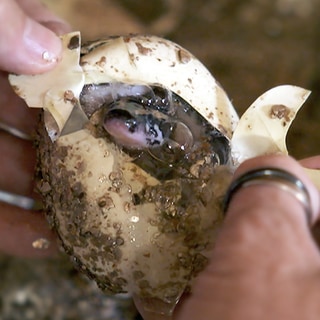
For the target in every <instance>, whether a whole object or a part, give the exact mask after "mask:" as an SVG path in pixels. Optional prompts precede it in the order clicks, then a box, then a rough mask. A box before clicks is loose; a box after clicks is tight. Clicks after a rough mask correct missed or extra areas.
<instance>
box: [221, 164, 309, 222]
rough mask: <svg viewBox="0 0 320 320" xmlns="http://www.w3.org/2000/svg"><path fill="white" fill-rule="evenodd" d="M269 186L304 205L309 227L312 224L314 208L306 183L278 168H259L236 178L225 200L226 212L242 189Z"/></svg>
mask: <svg viewBox="0 0 320 320" xmlns="http://www.w3.org/2000/svg"><path fill="white" fill-rule="evenodd" d="M256 185H269V186H273V187H276V188H278V189H280V190H282V191H285V192H288V193H290V194H291V195H292V196H293V197H294V198H295V199H297V200H298V201H299V203H300V204H301V205H302V207H303V209H304V211H305V214H306V219H307V222H308V224H309V225H311V223H312V206H311V198H310V195H309V192H308V190H307V188H306V186H305V185H304V183H303V182H302V181H301V180H300V179H299V178H297V177H296V176H294V175H293V174H291V173H289V172H287V171H285V170H282V169H278V168H259V169H255V170H252V171H248V172H246V173H244V174H243V175H241V176H239V177H238V178H236V179H235V180H234V181H233V182H232V183H231V185H230V187H229V189H228V191H227V193H226V196H225V199H224V212H225V213H226V212H227V209H228V206H229V203H230V201H231V199H232V197H233V196H234V194H235V193H236V192H237V191H238V190H239V189H241V188H246V187H249V186H256Z"/></svg>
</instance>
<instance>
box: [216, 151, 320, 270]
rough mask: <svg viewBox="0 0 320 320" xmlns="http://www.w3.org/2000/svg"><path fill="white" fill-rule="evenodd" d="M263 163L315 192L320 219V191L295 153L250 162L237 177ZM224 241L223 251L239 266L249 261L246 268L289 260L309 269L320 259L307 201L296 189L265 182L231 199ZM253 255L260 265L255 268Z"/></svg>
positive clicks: (314, 206)
mask: <svg viewBox="0 0 320 320" xmlns="http://www.w3.org/2000/svg"><path fill="white" fill-rule="evenodd" d="M262 167H273V168H274V167H275V168H279V169H282V170H285V171H287V172H289V173H291V174H292V175H294V176H296V177H297V178H298V179H300V180H301V181H302V182H303V183H304V185H305V187H306V189H307V191H308V193H309V195H310V205H311V211H312V220H313V222H315V221H316V220H317V219H318V215H319V191H318V190H317V189H316V188H315V186H314V185H313V184H312V182H311V181H310V180H309V178H308V177H307V176H306V174H305V173H304V171H303V169H302V167H301V166H300V165H299V164H298V162H296V161H295V160H294V159H292V158H290V157H285V156H267V157H259V158H255V159H251V160H248V161H247V162H245V163H243V164H242V165H241V166H240V167H239V168H238V170H237V171H236V173H235V179H236V178H237V177H238V176H240V175H242V174H244V173H246V172H248V171H250V170H254V169H259V168H262ZM219 239H220V240H219V243H220V245H219V247H217V248H220V247H221V248H222V249H223V255H224V256H228V257H229V256H230V260H233V261H237V264H239V261H243V264H244V265H243V266H242V267H243V268H245V269H246V270H248V268H253V269H257V263H258V264H260V265H261V266H264V267H265V265H266V264H269V265H270V266H271V265H273V263H276V264H281V263H283V266H284V267H286V266H288V264H294V265H295V267H296V268H299V267H303V268H304V267H305V268H309V267H310V263H312V261H313V262H314V263H315V264H316V265H317V266H318V264H319V261H320V259H319V253H318V250H317V248H316V245H315V243H314V241H313V238H312V235H311V232H310V226H309V225H308V223H307V215H306V212H305V209H304V207H303V205H302V204H301V203H300V201H299V200H297V199H296V198H295V197H294V196H293V195H292V194H291V193H289V192H287V191H283V190H280V189H279V188H277V187H275V186H270V185H263V184H262V185H255V186H251V187H246V188H241V189H240V190H238V191H237V192H236V193H235V194H234V196H233V197H232V199H231V203H230V206H229V209H228V212H227V217H226V219H225V225H224V228H223V229H222V231H221V236H220V238H219ZM229 250H230V252H229ZM216 251H217V250H216ZM252 257H253V258H252ZM252 259H254V260H255V263H254V264H251V267H250V266H249V264H250V262H249V261H251V263H252V262H253V261H252ZM219 260H220V259H219ZM230 263H232V261H230ZM239 267H240V266H239Z"/></svg>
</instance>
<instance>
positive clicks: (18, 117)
mask: <svg viewBox="0 0 320 320" xmlns="http://www.w3.org/2000/svg"><path fill="white" fill-rule="evenodd" d="M0 88H1V93H0V122H1V123H3V124H4V125H7V126H11V127H13V128H16V129H18V130H20V131H22V132H24V133H25V134H26V135H29V136H31V135H33V134H34V131H35V128H36V124H37V121H38V113H39V110H38V109H31V108H28V107H27V105H26V104H25V102H24V101H23V100H22V99H21V98H19V97H18V96H17V95H16V94H15V93H14V91H13V89H12V87H11V86H10V84H9V81H8V74H7V73H5V72H0Z"/></svg>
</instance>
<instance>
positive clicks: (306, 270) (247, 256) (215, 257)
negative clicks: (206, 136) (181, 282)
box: [137, 156, 320, 320]
mask: <svg viewBox="0 0 320 320" xmlns="http://www.w3.org/2000/svg"><path fill="white" fill-rule="evenodd" d="M302 163H303V164H304V165H305V166H308V167H312V168H318V167H319V166H320V158H319V157H315V158H311V159H308V160H304V161H303V162H302ZM264 166H272V167H277V168H282V169H285V170H287V171H289V172H291V173H292V174H295V175H296V176H297V177H299V178H300V179H301V180H302V181H303V182H304V183H305V185H306V186H307V188H308V190H309V193H310V195H311V199H312V201H311V202H312V209H313V210H312V211H313V223H314V222H315V221H316V220H317V219H318V216H319V192H318V190H317V189H316V188H315V187H314V186H313V184H312V183H311V182H310V180H309V179H308V178H307V177H306V175H305V174H304V172H303V170H302V168H301V166H300V165H299V164H298V162H296V161H295V160H293V159H292V158H290V157H284V156H267V157H261V158H255V159H251V160H249V161H247V162H245V163H243V165H241V166H240V167H239V168H238V170H237V171H236V173H235V177H236V176H238V175H239V174H241V173H244V172H247V171H249V170H252V169H255V168H261V167H264ZM319 287H320V256H319V251H318V248H317V245H316V244H315V242H314V240H313V238H312V236H311V232H310V226H309V225H308V224H307V219H306V214H305V212H304V209H303V207H302V205H301V203H299V201H297V199H295V198H294V197H293V196H292V195H290V194H289V193H286V192H284V191H280V190H279V189H278V188H275V187H273V186H268V185H266V186H263V185H259V186H254V187H253V186H251V187H246V188H242V189H240V190H239V191H238V192H237V193H236V194H235V195H234V196H233V198H232V201H231V202H230V206H229V209H228V211H227V214H226V218H225V221H224V224H223V226H222V227H221V231H220V233H219V236H218V238H217V241H216V245H215V248H214V249H213V251H212V252H211V257H210V263H209V265H208V266H207V268H206V269H205V270H204V271H203V272H202V273H200V275H199V276H198V278H197V279H196V281H195V283H194V286H193V289H192V293H191V294H190V295H189V296H187V297H185V298H183V299H182V301H181V303H179V304H178V306H177V309H176V312H175V314H174V317H173V319H175V320H180V319H183V320H188V319H199V320H201V319H206V320H208V319H224V320H234V319H236V320H250V319H252V320H253V319H255V320H256V319H259V320H264V319H266V320H267V319H273V320H282V319H291V320H295V319H296V320H301V319H308V320H309V319H318V318H319V314H320V304H319V301H320V290H319ZM137 305H138V307H139V308H140V306H139V303H138V304H137ZM140 311H141V313H143V315H144V319H145V320H150V319H152V320H160V319H168V318H165V317H161V316H156V315H154V314H146V313H144V312H143V310H141V308H140Z"/></svg>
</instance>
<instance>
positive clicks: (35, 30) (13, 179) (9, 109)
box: [0, 0, 70, 257]
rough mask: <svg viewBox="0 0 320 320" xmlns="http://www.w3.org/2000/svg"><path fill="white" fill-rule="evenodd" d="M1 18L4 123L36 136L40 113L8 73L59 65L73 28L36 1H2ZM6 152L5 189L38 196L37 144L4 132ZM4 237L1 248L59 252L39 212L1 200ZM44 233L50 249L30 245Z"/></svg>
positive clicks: (0, 114)
mask: <svg viewBox="0 0 320 320" xmlns="http://www.w3.org/2000/svg"><path fill="white" fill-rule="evenodd" d="M0 21H1V23H0V70H1V71H0V88H1V92H0V121H1V122H3V123H5V124H7V125H10V126H13V127H15V128H17V129H19V130H21V131H23V132H25V133H26V134H32V132H33V131H34V128H35V124H36V119H37V115H36V112H31V111H30V110H28V108H27V107H26V105H25V104H24V103H23V101H22V100H21V99H19V98H18V97H17V96H16V95H15V94H14V93H13V90H12V89H11V87H10V85H9V83H8V80H7V76H8V75H7V72H10V73H25V74H37V73H42V72H45V71H48V70H50V69H52V68H54V66H55V65H56V64H57V63H58V61H59V58H60V54H61V49H62V48H61V41H60V40H59V38H58V36H57V35H58V34H62V33H66V32H68V31H70V26H69V25H68V24H67V23H65V22H64V21H62V20H61V19H60V18H59V17H56V16H55V15H54V14H53V13H51V12H50V11H49V10H48V9H47V8H46V7H45V6H44V5H42V4H41V3H40V2H39V1H36V0H16V1H14V0H0ZM0 150H1V153H0V160H1V174H0V190H6V191H8V192H13V193H17V194H21V195H26V196H34V194H33V188H34V185H33V180H32V179H33V178H32V177H33V170H34V165H35V151H34V150H33V148H32V142H30V141H23V140H21V139H18V138H16V137H13V136H11V135H9V134H8V133H6V132H4V131H1V130H0ZM0 235H1V241H0V251H1V252H5V253H9V254H15V255H18V256H24V257H25V256H27V257H30V256H32V257H43V256H48V255H52V254H54V252H56V251H57V248H56V245H55V243H56V241H55V238H54V236H53V235H52V233H51V231H50V230H49V229H48V226H47V224H46V223H45V220H44V218H43V215H42V214H41V213H39V212H30V211H26V210H22V209H19V208H17V207H13V206H10V205H8V204H5V203H0ZM41 237H44V238H47V239H49V240H51V244H52V245H51V246H50V248H49V249H48V250H39V249H35V248H33V247H32V246H31V245H30V244H31V243H32V242H33V241H35V240H37V239H39V238H41Z"/></svg>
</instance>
